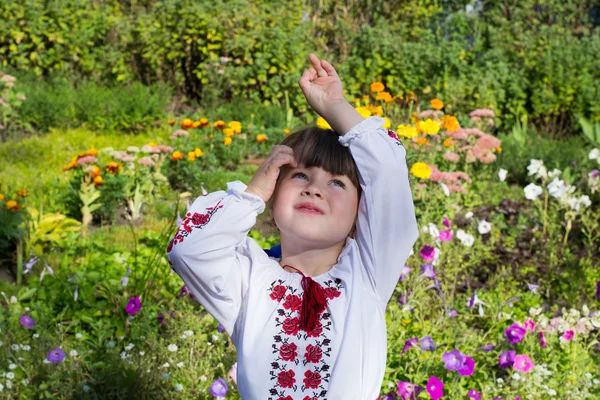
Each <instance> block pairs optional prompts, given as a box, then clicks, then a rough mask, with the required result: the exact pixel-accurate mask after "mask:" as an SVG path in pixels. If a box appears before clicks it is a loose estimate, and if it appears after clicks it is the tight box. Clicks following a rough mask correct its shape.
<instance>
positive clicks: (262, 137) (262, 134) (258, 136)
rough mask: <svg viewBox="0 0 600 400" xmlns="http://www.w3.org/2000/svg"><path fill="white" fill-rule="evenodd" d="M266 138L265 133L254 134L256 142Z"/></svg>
mask: <svg viewBox="0 0 600 400" xmlns="http://www.w3.org/2000/svg"><path fill="white" fill-rule="evenodd" d="M266 140H267V135H265V134H264V133H261V134H260V135H256V141H257V142H258V143H262V142H264V141H266Z"/></svg>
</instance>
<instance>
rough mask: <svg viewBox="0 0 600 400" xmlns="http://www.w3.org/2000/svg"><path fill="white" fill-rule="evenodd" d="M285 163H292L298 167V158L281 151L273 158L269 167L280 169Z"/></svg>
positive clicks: (291, 164)
mask: <svg viewBox="0 0 600 400" xmlns="http://www.w3.org/2000/svg"><path fill="white" fill-rule="evenodd" d="M285 164H290V166H292V167H293V168H295V167H297V166H298V164H297V162H296V159H295V158H294V156H293V155H291V154H285V153H279V154H277V155H276V156H275V157H273V159H272V160H271V164H270V165H269V167H271V168H273V169H279V168H281V167H282V166H283V165H285Z"/></svg>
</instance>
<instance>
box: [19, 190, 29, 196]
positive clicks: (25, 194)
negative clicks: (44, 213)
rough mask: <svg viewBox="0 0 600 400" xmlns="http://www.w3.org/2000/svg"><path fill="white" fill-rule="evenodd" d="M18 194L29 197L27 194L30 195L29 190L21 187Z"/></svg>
mask: <svg viewBox="0 0 600 400" xmlns="http://www.w3.org/2000/svg"><path fill="white" fill-rule="evenodd" d="M17 196H18V197H27V196H29V190H27V189H19V190H17Z"/></svg>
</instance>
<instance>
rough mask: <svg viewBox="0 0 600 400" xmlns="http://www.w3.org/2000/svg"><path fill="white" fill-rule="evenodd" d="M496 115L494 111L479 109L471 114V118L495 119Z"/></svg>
mask: <svg viewBox="0 0 600 400" xmlns="http://www.w3.org/2000/svg"><path fill="white" fill-rule="evenodd" d="M495 116H496V113H495V112H494V110H490V109H489V108H478V109H476V110H473V111H471V112H470V113H469V117H479V118H482V117H483V118H494V117H495Z"/></svg>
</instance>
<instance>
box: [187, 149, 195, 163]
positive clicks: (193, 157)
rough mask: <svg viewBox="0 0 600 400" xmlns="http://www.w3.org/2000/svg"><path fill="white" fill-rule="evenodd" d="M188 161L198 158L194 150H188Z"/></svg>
mask: <svg viewBox="0 0 600 400" xmlns="http://www.w3.org/2000/svg"><path fill="white" fill-rule="evenodd" d="M187 158H188V161H194V160H195V159H196V153H194V152H193V151H188V157H187Z"/></svg>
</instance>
